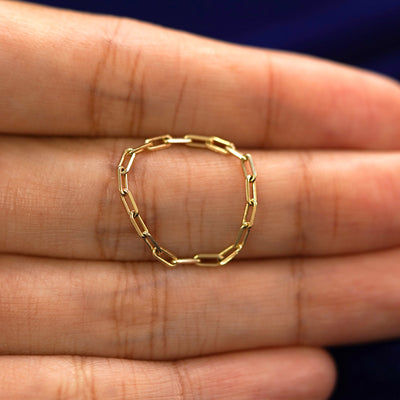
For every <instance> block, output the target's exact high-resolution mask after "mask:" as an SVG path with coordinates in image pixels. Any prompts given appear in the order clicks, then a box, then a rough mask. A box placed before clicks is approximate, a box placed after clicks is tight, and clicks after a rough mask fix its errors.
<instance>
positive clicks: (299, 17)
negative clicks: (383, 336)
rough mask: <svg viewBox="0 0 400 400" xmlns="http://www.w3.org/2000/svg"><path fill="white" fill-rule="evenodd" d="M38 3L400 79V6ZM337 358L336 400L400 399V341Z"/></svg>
mask: <svg viewBox="0 0 400 400" xmlns="http://www.w3.org/2000/svg"><path fill="white" fill-rule="evenodd" d="M37 2H40V3H47V4H50V5H55V6H60V7H67V8H74V9H80V10H87V11H94V12H102V13H108V14H118V15H126V16H131V17H134V18H137V19H142V20H146V21H151V22H155V23H158V24H160V25H165V26H170V27H174V28H178V29H184V30H187V31H190V32H195V33H199V34H202V35H206V36H212V37H215V38H219V39H224V40H228V41H232V42H237V43H243V44H250V45H256V46H264V47H270V48H277V49H285V50H292V51H297V52H303V53H309V54H314V55H317V56H321V57H325V58H330V59H333V60H337V61H341V62H345V63H348V64H353V65H357V66H360V67H364V68H369V69H372V70H375V71H378V72H382V73H385V74H387V75H391V76H392V77H394V78H396V79H400V0H380V1H377V0H279V1H272V0H264V1H262V0H258V1H257V0H247V1H246V2H244V1H237V0H178V1H169V2H168V1H165V0H164V1H163V0H147V1H146V2H144V1H140V2H137V1H132V2H130V1H128V0H114V1H99V0H97V1H89V0H39V1H37ZM399 112H400V110H399ZM399 267H400V266H399ZM331 353H332V355H333V356H334V358H335V360H336V362H337V365H338V369H339V382H338V386H337V389H336V392H335V394H334V395H333V397H332V400H400V341H393V342H386V343H377V344H370V345H364V346H351V347H342V348H335V349H331Z"/></svg>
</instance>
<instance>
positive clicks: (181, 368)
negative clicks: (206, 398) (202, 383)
mask: <svg viewBox="0 0 400 400" xmlns="http://www.w3.org/2000/svg"><path fill="white" fill-rule="evenodd" d="M171 375H172V377H173V380H174V381H175V382H176V387H177V393H176V395H175V396H174V399H175V400H187V399H196V398H197V397H198V396H197V395H198V394H199V392H200V391H199V390H196V387H195V385H194V382H193V381H192V377H191V374H190V371H189V369H188V367H187V365H186V363H185V361H173V362H171ZM197 389H198V388H197ZM196 392H197V395H196Z"/></svg>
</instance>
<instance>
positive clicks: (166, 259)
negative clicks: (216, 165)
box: [118, 135, 257, 267]
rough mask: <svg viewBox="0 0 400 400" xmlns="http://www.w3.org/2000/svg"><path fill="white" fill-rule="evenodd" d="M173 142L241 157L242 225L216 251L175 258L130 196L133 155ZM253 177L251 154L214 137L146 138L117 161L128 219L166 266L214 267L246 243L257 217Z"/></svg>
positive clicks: (121, 192)
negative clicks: (156, 238)
mask: <svg viewBox="0 0 400 400" xmlns="http://www.w3.org/2000/svg"><path fill="white" fill-rule="evenodd" d="M173 144H177V145H182V144H183V145H186V146H189V147H198V148H202V149H208V150H211V151H214V152H216V153H219V154H223V155H232V156H234V157H237V158H238V159H239V160H240V163H241V166H242V169H243V174H244V178H245V193H246V204H245V208H244V213H243V217H242V224H241V226H240V229H239V233H238V235H237V238H236V241H235V242H234V243H233V244H231V245H230V246H228V247H227V248H226V249H223V250H222V251H221V252H219V253H214V254H195V255H194V256H193V257H192V258H178V257H176V256H175V255H174V254H173V253H171V252H170V251H168V250H167V249H165V248H163V247H162V246H160V245H159V244H158V243H157V242H156V240H155V239H154V238H153V236H152V235H151V234H150V231H149V229H148V228H147V226H146V224H145V223H144V221H143V219H142V217H141V216H140V212H139V208H138V206H137V204H136V202H135V199H134V198H133V195H132V192H131V191H130V190H129V185H128V173H129V171H130V170H131V168H132V165H133V161H134V160H135V157H136V155H137V154H139V153H141V152H143V151H145V150H146V151H155V150H163V149H166V148H168V147H170V146H171V145H173ZM256 178H257V173H256V170H255V167H254V163H253V159H252V157H251V155H250V154H242V153H240V152H239V151H237V150H236V147H235V145H234V144H233V143H231V142H229V141H227V140H224V139H221V138H219V137H216V136H199V135H185V136H184V137H181V138H173V137H172V136H170V135H164V136H157V137H153V138H149V139H146V140H145V142H144V143H143V144H142V145H140V146H139V147H136V148H127V149H126V150H125V151H124V152H123V154H122V157H121V161H120V162H119V164H118V190H119V194H120V197H121V200H122V203H123V205H124V207H125V210H126V212H127V213H128V216H129V219H130V221H131V223H132V225H133V227H134V228H135V230H136V232H137V233H138V235H139V236H140V237H141V238H142V239H143V240H144V241H145V243H146V244H147V245H148V246H149V248H150V250H151V252H152V254H153V256H154V257H155V258H156V259H157V260H158V261H160V262H161V263H163V264H164V265H166V266H168V267H176V266H177V265H180V264H195V265H198V266H201V267H217V266H221V265H225V264H227V263H228V262H229V261H231V260H232V259H233V258H234V257H236V256H237V255H238V254H239V252H240V251H241V250H242V248H243V247H244V245H245V243H246V240H247V237H248V235H249V232H250V229H251V227H252V226H253V224H254V219H255V216H256V210H257V192H256Z"/></svg>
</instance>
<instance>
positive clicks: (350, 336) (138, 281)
mask: <svg viewBox="0 0 400 400" xmlns="http://www.w3.org/2000/svg"><path fill="white" fill-rule="evenodd" d="M399 262H400V250H395V251H394V250H391V251H386V252H378V253H370V254H366V255H358V256H347V257H332V258H311V259H308V258H305V259H299V260H290V259H279V260H269V261H242V262H235V261H233V262H232V263H231V264H230V265H229V266H226V267H223V268H219V269H203V268H199V267H185V268H176V269H174V270H170V269H166V268H164V267H163V266H162V265H160V264H158V263H156V262H154V263H149V262H145V263H134V264H126V263H113V262H83V261H75V262H71V261H67V260H55V259H53V260H52V259H40V258H26V257H11V256H3V257H1V260H0V267H1V268H0V278H1V279H0V289H1V290H0V312H1V314H0V321H1V325H2V329H1V331H0V353H1V354H16V355H18V354H49V355H52V354H79V355H88V356H102V357H121V358H134V359H152V360H171V359H172V360H173V359H177V358H185V357H194V356H198V355H205V354H214V353H219V352H228V351H234V350H246V349H255V348H260V347H271V346H290V345H299V344H300V345H304V344H306V345H312V346H314V345H318V346H320V345H321V346H322V345H336V344H347V343H354V342H362V341H371V340H378V339H387V338H394V337H397V336H398V335H399V334H400V316H399V307H400V296H399V293H400V290H399V286H400V284H399V282H400V270H399V268H398V266H399Z"/></svg>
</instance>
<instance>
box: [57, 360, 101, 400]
mask: <svg viewBox="0 0 400 400" xmlns="http://www.w3.org/2000/svg"><path fill="white" fill-rule="evenodd" d="M69 363H70V365H71V369H72V379H70V380H69V381H68V383H66V384H65V383H64V384H65V385H64V388H63V389H62V390H59V393H62V395H61V396H62V397H61V399H69V398H74V399H80V400H98V399H99V397H98V395H97V391H96V382H95V378H94V371H93V365H92V364H91V363H90V362H86V361H85V359H84V358H83V357H80V356H71V357H69ZM60 387H61V386H60Z"/></svg>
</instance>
